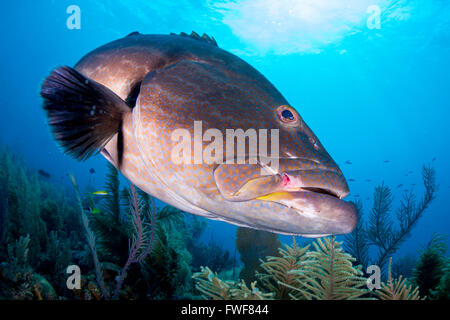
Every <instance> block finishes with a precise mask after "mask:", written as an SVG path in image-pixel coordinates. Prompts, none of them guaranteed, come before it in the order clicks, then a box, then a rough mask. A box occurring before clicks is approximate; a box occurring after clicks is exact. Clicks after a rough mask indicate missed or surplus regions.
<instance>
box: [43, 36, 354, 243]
mask: <svg viewBox="0 0 450 320" xmlns="http://www.w3.org/2000/svg"><path fill="white" fill-rule="evenodd" d="M41 96H42V98H43V108H44V109H45V111H46V113H47V116H48V119H49V124H50V127H51V128H52V131H53V133H54V136H55V138H56V140H57V141H59V144H60V145H61V147H62V149H63V150H64V151H65V152H66V153H68V154H70V155H71V156H73V157H75V158H77V159H79V160H84V159H86V158H88V157H90V156H92V155H94V154H95V153H97V152H100V153H101V154H102V155H103V156H104V157H105V158H106V159H107V160H108V161H110V162H111V163H112V164H113V165H114V166H115V167H116V168H117V169H119V170H120V171H121V172H122V174H123V175H124V176H125V177H127V178H128V179H129V180H130V181H131V182H132V183H133V184H135V185H136V186H137V187H139V188H140V189H142V190H143V191H145V192H147V193H148V194H150V195H152V196H154V197H156V198H159V199H160V200H162V201H163V202H165V203H168V204H170V205H172V206H174V207H177V208H179V209H181V210H183V211H185V212H190V213H192V214H196V215H200V216H204V217H208V218H211V219H216V220H222V221H226V222H229V223H232V224H235V225H239V226H245V227H250V228H255V229H259V230H267V231H271V232H275V233H279V234H289V235H301V236H305V237H319V236H324V235H331V234H346V233H349V232H351V231H352V230H353V229H354V227H355V225H356V223H357V220H358V214H357V210H356V208H355V206H354V204H353V203H351V202H347V201H344V200H342V199H343V198H345V197H346V196H347V195H348V194H349V188H348V185H347V182H346V180H345V178H344V176H343V174H342V172H341V170H340V169H339V167H338V165H337V164H336V163H335V161H334V160H333V159H332V158H331V157H330V155H329V154H328V153H327V151H326V150H325V149H324V147H323V145H322V144H321V143H320V142H319V139H318V138H317V137H316V135H315V134H314V133H313V132H312V131H311V129H310V128H309V127H308V126H307V125H306V123H305V122H304V121H303V119H302V118H301V116H300V114H299V113H298V112H297V110H296V109H294V108H293V107H292V106H290V105H289V103H288V102H287V101H286V99H285V98H284V97H283V96H282V95H281V93H280V92H278V90H277V89H276V88H275V87H274V86H273V85H272V84H271V83H270V82H269V81H268V80H267V79H266V78H265V77H264V76H263V75H262V74H261V73H259V72H258V71H257V70H255V69H254V68H253V67H251V66H250V65H249V64H247V63H246V62H245V61H243V60H241V59H240V58H238V57H237V56H235V55H233V54H231V53H229V52H227V51H225V50H223V49H221V48H219V47H218V45H217V43H216V41H215V39H214V38H212V37H209V36H208V35H206V34H204V35H203V36H199V35H198V34H197V33H195V32H193V33H192V34H190V35H188V34H186V33H181V34H179V35H176V34H170V35H143V34H140V33H139V32H133V33H131V34H129V35H128V36H126V37H124V38H122V39H119V40H116V41H113V42H111V43H108V44H106V45H104V46H102V47H100V48H98V49H95V50H94V51H92V52H90V53H88V54H87V55H86V56H84V57H83V58H82V59H81V60H80V61H79V62H78V63H77V64H76V65H75V67H74V68H71V67H68V66H63V67H59V68H56V69H55V70H54V71H53V72H52V73H51V74H50V75H49V76H48V77H47V78H46V79H45V80H44V82H43V84H42V88H41ZM199 132H200V136H199ZM229 133H230V134H231V138H229V137H228V134H229ZM238 133H241V134H242V133H244V137H243V139H244V140H245V141H244V148H242V146H239V144H238V143H237V142H238V140H239V139H241V140H240V141H241V142H242V137H241V138H239V137H238ZM255 133H256V134H255ZM202 134H203V136H202ZM233 134H235V136H233ZM255 137H256V138H257V139H259V140H258V146H256V145H255V140H254V138H255ZM221 139H222V140H221ZM231 142H234V143H236V146H234V145H233V144H231ZM225 146H226V147H227V148H225ZM228 147H230V149H228ZM256 147H257V148H256ZM221 148H222V149H221ZM223 149H226V150H224V151H223V152H222V150H223ZM255 150H256V151H255ZM202 152H203V153H202ZM202 156H204V158H206V159H203V158H202ZM178 158H180V159H181V161H179V160H177V159H178ZM202 160H203V161H202Z"/></svg>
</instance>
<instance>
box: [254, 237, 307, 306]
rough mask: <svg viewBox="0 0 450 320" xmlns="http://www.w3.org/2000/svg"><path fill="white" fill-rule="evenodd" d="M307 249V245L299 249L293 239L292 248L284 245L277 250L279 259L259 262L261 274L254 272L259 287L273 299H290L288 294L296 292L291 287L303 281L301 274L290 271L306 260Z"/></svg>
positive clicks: (269, 258) (273, 258) (272, 258)
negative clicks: (271, 293) (270, 293)
mask: <svg viewBox="0 0 450 320" xmlns="http://www.w3.org/2000/svg"><path fill="white" fill-rule="evenodd" d="M308 249H309V245H308V246H306V247H303V248H301V247H299V246H298V245H297V243H296V242H295V238H294V242H293V245H292V247H291V246H288V245H286V244H285V245H284V248H280V249H278V251H279V253H280V257H267V258H266V260H265V261H261V269H262V272H261V273H260V272H256V277H257V279H258V281H259V282H260V285H261V287H262V288H263V289H264V290H266V291H267V292H273V293H274V294H275V296H274V298H275V299H278V300H285V299H290V298H291V296H290V294H292V293H293V292H294V291H295V290H296V289H293V287H295V286H297V285H298V284H299V283H302V282H303V281H305V275H304V274H303V273H301V272H292V271H294V270H297V269H299V268H300V265H301V263H302V262H304V261H305V260H306V259H307V258H306V257H307V255H306V253H307V251H308ZM282 284H284V285H282Z"/></svg>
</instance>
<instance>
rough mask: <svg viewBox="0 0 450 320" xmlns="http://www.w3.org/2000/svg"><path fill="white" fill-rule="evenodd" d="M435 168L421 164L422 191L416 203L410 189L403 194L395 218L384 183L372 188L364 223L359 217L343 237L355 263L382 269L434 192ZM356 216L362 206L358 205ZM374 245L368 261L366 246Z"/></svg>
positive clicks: (368, 248) (432, 197)
mask: <svg viewBox="0 0 450 320" xmlns="http://www.w3.org/2000/svg"><path fill="white" fill-rule="evenodd" d="M435 175H436V173H435V170H434V168H433V167H431V166H429V165H428V166H427V165H425V166H424V167H423V169H422V179H423V184H424V187H425V192H424V195H423V198H422V200H421V201H419V202H417V200H416V196H415V195H414V193H412V192H411V191H407V192H405V193H404V194H403V199H402V201H401V204H400V208H399V209H398V210H397V220H396V223H395V220H394V219H392V216H391V208H392V200H393V198H392V194H391V191H390V189H389V187H387V186H386V185H384V184H381V185H380V186H378V187H376V188H375V192H374V202H373V207H372V210H371V214H370V216H369V221H368V224H365V223H364V220H363V219H360V222H359V224H358V226H357V227H356V228H355V230H354V231H353V232H352V233H351V234H350V235H348V236H347V237H346V246H345V247H346V249H347V251H349V252H350V253H352V254H353V255H355V257H356V258H357V260H358V263H361V264H362V265H363V268H364V269H366V267H367V265H368V264H375V265H378V266H379V267H380V268H383V267H384V266H385V264H386V262H387V259H388V257H390V256H392V255H393V254H394V253H395V252H396V251H397V249H398V248H399V246H400V245H401V244H402V243H403V241H404V240H405V239H406V238H407V237H408V235H409V234H410V232H411V230H412V229H413V227H414V226H415V225H416V224H417V221H418V220H419V219H420V217H421V216H422V214H423V213H424V211H425V210H426V209H427V208H428V206H429V205H430V203H431V201H433V199H434V194H435V191H436V179H435ZM359 211H360V216H362V208H361V206H360V207H359ZM371 245H372V246H375V247H377V249H378V250H377V251H378V252H377V257H376V258H375V259H374V260H373V261H371V259H368V257H367V252H369V251H370V246H371Z"/></svg>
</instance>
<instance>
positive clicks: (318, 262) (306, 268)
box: [194, 237, 369, 300]
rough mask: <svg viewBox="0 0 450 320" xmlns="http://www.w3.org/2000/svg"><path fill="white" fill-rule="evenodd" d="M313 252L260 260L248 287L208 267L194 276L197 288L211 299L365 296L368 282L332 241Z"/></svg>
mask: <svg viewBox="0 0 450 320" xmlns="http://www.w3.org/2000/svg"><path fill="white" fill-rule="evenodd" d="M314 248H315V250H309V246H307V247H304V248H300V247H298V246H297V245H296V244H295V242H294V245H293V246H292V247H290V246H285V249H280V255H281V257H267V258H266V260H265V261H261V268H262V270H263V272H260V273H257V278H258V281H259V283H258V282H252V283H251V288H250V289H249V288H248V287H246V286H245V283H244V282H243V281H242V280H239V281H237V282H234V281H222V280H220V279H219V278H218V276H217V274H215V273H213V272H212V271H211V270H210V269H208V268H201V272H199V273H196V274H195V275H194V280H195V281H196V288H197V289H198V290H199V291H200V292H201V293H202V295H203V297H204V298H212V299H248V298H249V297H251V295H252V294H253V295H255V296H253V297H251V298H252V299H268V298H269V297H270V298H275V299H287V298H290V299H311V300H312V299H320V300H322V299H358V298H362V296H364V295H365V294H368V292H369V291H368V290H367V289H366V288H365V286H366V283H367V280H366V278H364V277H362V272H361V270H360V269H359V268H358V267H353V265H352V263H353V262H354V260H355V259H354V258H352V257H351V256H350V255H349V254H348V253H345V252H344V251H343V249H342V248H341V244H340V243H339V242H336V241H335V239H334V237H332V238H331V239H329V238H324V240H321V239H318V240H317V241H316V242H315V243H314Z"/></svg>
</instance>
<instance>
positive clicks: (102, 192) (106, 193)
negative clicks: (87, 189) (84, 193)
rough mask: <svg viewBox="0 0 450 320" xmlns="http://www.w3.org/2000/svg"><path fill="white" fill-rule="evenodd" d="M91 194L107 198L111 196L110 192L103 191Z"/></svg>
mask: <svg viewBox="0 0 450 320" xmlns="http://www.w3.org/2000/svg"><path fill="white" fill-rule="evenodd" d="M91 194H93V195H94V196H107V195H109V193H108V192H106V191H103V190H101V191H95V192H92V193H91Z"/></svg>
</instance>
